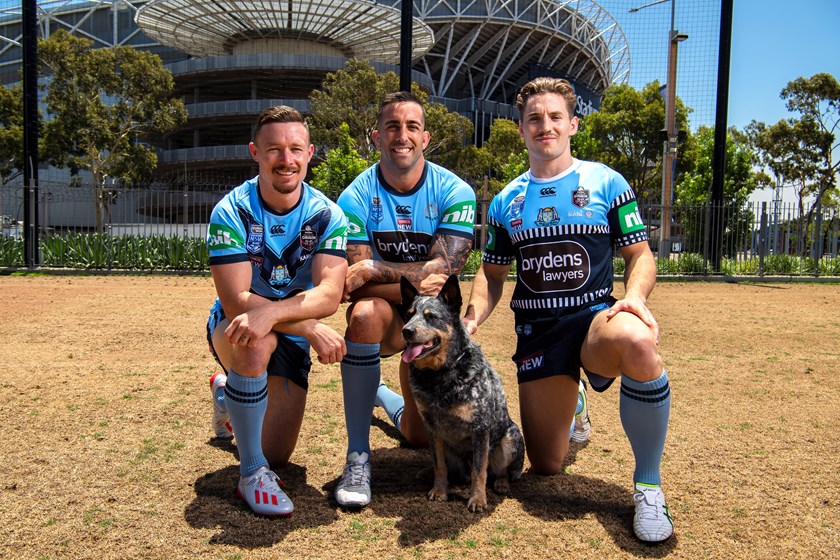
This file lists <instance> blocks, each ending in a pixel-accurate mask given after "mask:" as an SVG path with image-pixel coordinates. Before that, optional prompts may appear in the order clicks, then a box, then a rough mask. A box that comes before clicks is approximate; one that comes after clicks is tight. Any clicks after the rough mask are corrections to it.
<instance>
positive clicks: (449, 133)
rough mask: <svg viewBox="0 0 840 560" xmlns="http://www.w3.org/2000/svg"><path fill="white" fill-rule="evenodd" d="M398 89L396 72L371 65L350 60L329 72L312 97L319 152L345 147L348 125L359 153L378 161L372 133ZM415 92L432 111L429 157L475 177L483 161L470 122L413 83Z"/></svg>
mask: <svg viewBox="0 0 840 560" xmlns="http://www.w3.org/2000/svg"><path fill="white" fill-rule="evenodd" d="M396 91H399V78H398V77H397V75H396V74H395V73H393V72H386V73H384V74H379V73H377V72H376V70H375V69H374V68H373V66H371V65H370V63H368V62H365V61H360V60H356V59H351V60H348V61H347V62H346V63H345V65H344V68H342V69H341V70H338V71H336V72H331V73H329V74H327V77H326V78H325V79H324V81H323V83H322V84H321V88H320V89H319V90H313V92H312V93H311V94H310V96H309V105H310V108H311V110H312V119H311V122H310V132H311V134H312V142H313V143H314V144H315V145H316V149H317V150H318V151H319V153H323V152H326V150H328V149H329V148H331V147H334V146H338V145H339V143H340V140H339V137H340V132H339V127H340V125H341V123H347V125H348V133H349V135H350V138H352V139H353V142H354V144H355V148H356V151H357V152H358V153H359V155H360V156H361V157H362V158H364V159H366V160H369V161H373V160H376V159H377V158H378V156H377V155H376V153H375V152H376V148H375V146H374V144H373V140H372V135H373V131H374V130H375V129H376V125H377V123H376V115H377V113H378V111H379V104H380V103H381V102H382V99H383V98H384V97H385V95H386V94H388V93H392V92H396ZM411 92H412V93H413V94H414V95H415V96H416V97H417V98H418V99H420V101H421V102H422V103H423V104H424V106H425V108H426V129H427V130H428V131H429V133H430V135H431V141H430V142H429V145H428V147H427V148H426V150H425V155H426V157H427V158H429V159H430V160H431V161H434V162H436V163H439V164H441V165H443V166H445V167H448V168H449V169H451V170H452V171H453V172H455V173H456V174H459V175H460V174H461V173H465V174H472V173H473V171H474V168H475V166H476V161H477V158H476V153H475V152H474V151H473V150H472V149H471V148H469V143H468V140H469V138H470V137H471V136H472V133H473V126H472V123H471V122H470V120H469V119H467V118H466V117H463V116H461V115H459V114H458V113H455V112H452V111H449V110H448V109H447V108H446V107H445V106H443V105H441V104H439V103H429V101H428V95H427V94H426V93H425V92H423V91H422V90H421V89H420V88H419V86H418V85H417V84H412V86H411Z"/></svg>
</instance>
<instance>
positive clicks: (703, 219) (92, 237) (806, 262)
mask: <svg viewBox="0 0 840 560" xmlns="http://www.w3.org/2000/svg"><path fill="white" fill-rule="evenodd" d="M231 186H232V185H221V184H207V183H200V184H198V183H188V182H182V183H181V184H178V185H173V184H152V185H145V186H143V187H142V188H130V187H121V186H115V185H110V186H108V187H106V188H104V189H103V190H102V191H101V192H100V193H97V194H95V193H94V189H92V188H91V187H90V186H76V185H67V184H66V183H42V184H41V185H39V187H38V189H37V194H32V195H31V196H32V197H33V198H37V200H38V224H39V225H38V227H39V244H38V249H39V259H38V261H39V262H40V266H41V268H45V269H52V268H69V269H84V270H129V271H130V270H134V271H206V270H207V258H208V253H207V249H206V247H205V244H204V236H205V233H206V231H207V222H208V220H209V217H210V212H211V211H212V209H213V206H214V205H215V204H216V202H218V201H219V200H220V199H221V198H222V197H223V196H224V195H225V193H227V192H228V191H229V190H230V188H231ZM23 194H24V187H22V186H20V185H17V186H14V185H5V186H3V187H2V188H0V216H2V229H0V267H3V268H22V267H23V266H24V257H23V214H22V209H23ZM97 204H99V205H100V208H99V212H97ZM488 204H489V201H481V200H480V201H479V204H478V220H477V222H478V225H477V226H476V243H475V247H476V248H477V249H480V248H482V246H483V243H484V242H485V240H486V232H485V231H484V226H483V225H482V224H484V223H486V222H485V219H484V216H485V215H486V211H487V206H488ZM640 211H641V214H642V219H643V221H644V222H645V224H647V226H646V227H647V228H648V234H649V237H650V245H651V248H652V250H653V251H654V254H656V252H657V249H658V247H659V231H660V227H659V226H660V221H661V220H660V218H661V206H660V204H659V203H647V202H644V201H640ZM97 216H99V218H97ZM671 219H672V223H671V227H670V230H671V236H670V242H671V245H670V247H671V252H670V254H669V255H668V258H662V259H657V268H658V272H659V275H660V276H700V277H704V276H705V277H712V276H716V275H721V274H722V275H731V276H758V277H762V276H814V277H821V276H840V255H839V254H838V250H840V247H838V245H840V213H838V211H837V210H836V209H827V210H824V211H821V212H813V213H811V214H810V215H809V214H807V213H806V212H803V211H801V210H800V208H799V207H798V206H797V205H796V204H791V203H781V202H778V203H773V202H769V203H768V202H764V203H753V204H745V205H743V206H741V207H738V208H732V207H714V206H712V205H711V204H706V205H701V206H680V205H677V206H674V207H673V208H672V215H671ZM716 220H717V221H718V226H719V227H720V231H722V232H723V241H722V247H721V250H720V251H719V255H720V257H721V258H720V262H719V263H714V262H712V260H711V259H712V251H710V232H711V231H712V230H713V224H714V222H715V221H716ZM618 257H619V255H618V254H617V253H616V261H615V264H616V274H617V275H621V274H622V273H623V261H621V259H620V258H618ZM477 262H478V259H471V260H470V263H471V266H477ZM465 272H474V271H465Z"/></svg>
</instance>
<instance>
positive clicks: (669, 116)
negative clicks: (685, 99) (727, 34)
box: [630, 0, 688, 259]
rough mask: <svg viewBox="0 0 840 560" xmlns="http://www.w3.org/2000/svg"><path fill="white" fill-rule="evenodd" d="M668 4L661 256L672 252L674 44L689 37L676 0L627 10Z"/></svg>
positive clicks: (675, 59)
mask: <svg viewBox="0 0 840 560" xmlns="http://www.w3.org/2000/svg"><path fill="white" fill-rule="evenodd" d="M665 2H670V3H671V29H669V30H668V77H667V81H666V90H665V95H666V97H665V141H664V142H663V148H662V220H661V222H660V225H659V250H658V255H657V256H658V257H659V258H660V259H667V258H670V255H671V203H672V202H673V200H674V175H675V174H676V169H675V168H676V164H677V143H678V140H679V133H678V131H677V123H676V109H677V45H679V43H681V42H682V41H685V40H686V39H688V35H687V34H685V33H680V32H679V31H677V30H676V29H674V16H675V15H676V0H656V1H655V2H649V3H647V4H644V5H642V6H638V7H636V8H630V13H633V12H638V11H639V10H641V9H644V8H647V7H649V6H655V5H657V4H664V3H665Z"/></svg>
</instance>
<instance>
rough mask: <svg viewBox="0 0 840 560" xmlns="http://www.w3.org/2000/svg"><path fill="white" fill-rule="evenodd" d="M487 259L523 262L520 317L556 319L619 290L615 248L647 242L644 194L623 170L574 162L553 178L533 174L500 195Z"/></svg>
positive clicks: (493, 208) (491, 214)
mask: <svg viewBox="0 0 840 560" xmlns="http://www.w3.org/2000/svg"><path fill="white" fill-rule="evenodd" d="M487 222H488V241H487V247H486V248H485V252H484V257H483V260H484V261H485V262H487V263H490V264H502V265H506V264H510V263H511V262H513V260H514V259H516V268H517V270H516V276H517V278H516V287H515V288H514V292H513V296H512V298H511V302H510V306H511V308H512V309H513V311H514V314H515V315H516V316H517V319H518V320H519V319H525V318H527V319H528V320H530V321H531V322H539V321H540V320H551V319H554V318H556V317H558V316H559V315H562V314H563V313H565V312H566V311H568V310H570V309H573V308H577V307H580V306H581V305H585V304H587V303H589V302H593V301H596V300H601V299H603V298H605V297H606V296H608V295H610V293H612V286H613V266H612V255H613V244H615V245H616V246H618V247H624V246H627V245H632V244H634V243H641V242H644V241H647V238H648V236H647V231H646V230H645V226H644V224H642V220H641V217H640V216H639V209H638V206H637V204H636V195H635V194H634V193H633V190H632V188H631V187H630V185H629V184H628V183H627V181H626V180H625V179H624V177H622V176H621V175H620V174H619V173H618V172H616V171H614V170H613V169H610V168H609V167H607V166H606V165H603V164H601V163H595V162H589V161H580V160H577V159H575V160H573V162H572V166H571V167H570V168H569V169H567V170H566V171H565V172H563V173H561V174H560V175H558V176H556V177H552V178H549V179H539V178H536V177H532V176H531V173H530V171H529V172H526V173H524V174H523V175H521V176H519V177H517V178H516V179H514V180H513V181H511V182H510V183H509V184H508V185H507V186H506V187H505V188H504V189H502V191H501V192H500V193H499V194H498V195H496V197H495V198H494V199H493V201H492V202H491V203H490V209H489V211H488V217H487Z"/></svg>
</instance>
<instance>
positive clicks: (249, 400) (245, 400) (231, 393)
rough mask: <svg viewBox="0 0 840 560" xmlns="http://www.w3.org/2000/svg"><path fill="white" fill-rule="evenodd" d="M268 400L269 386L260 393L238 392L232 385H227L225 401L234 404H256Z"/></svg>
mask: <svg viewBox="0 0 840 560" xmlns="http://www.w3.org/2000/svg"><path fill="white" fill-rule="evenodd" d="M267 398H268V386H267V385H266V386H265V387H263V388H262V389H260V390H259V391H255V392H245V391H237V390H236V389H234V388H233V387H231V386H230V385H225V399H230V400H232V401H234V402H238V403H242V404H254V403H258V402H260V401H262V400H263V399H267Z"/></svg>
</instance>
